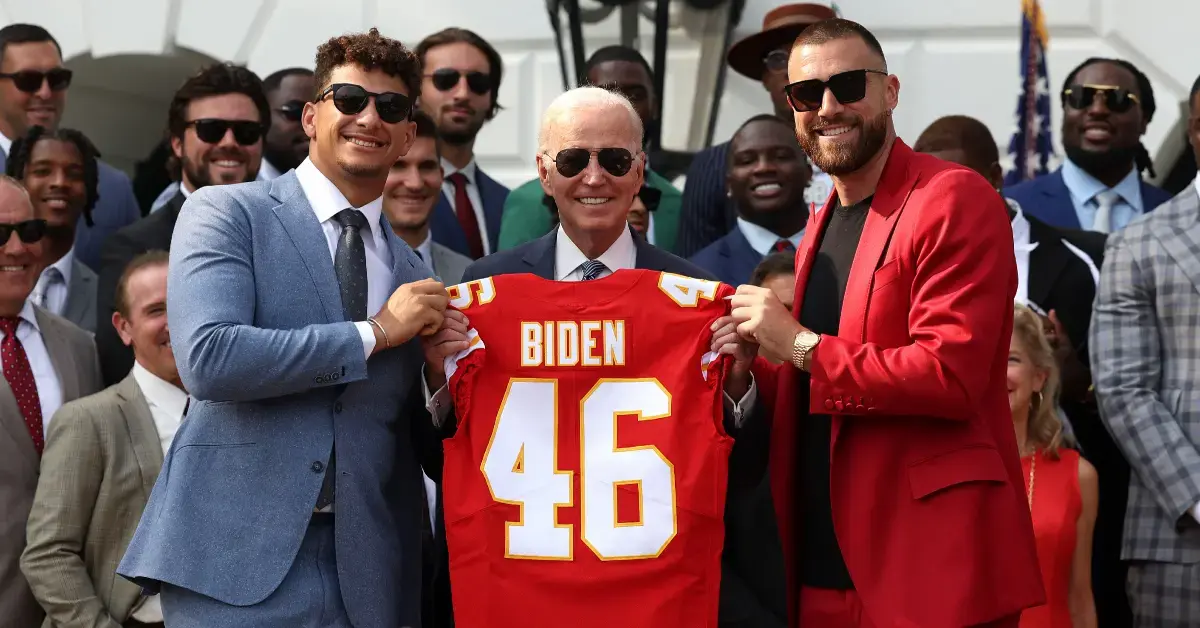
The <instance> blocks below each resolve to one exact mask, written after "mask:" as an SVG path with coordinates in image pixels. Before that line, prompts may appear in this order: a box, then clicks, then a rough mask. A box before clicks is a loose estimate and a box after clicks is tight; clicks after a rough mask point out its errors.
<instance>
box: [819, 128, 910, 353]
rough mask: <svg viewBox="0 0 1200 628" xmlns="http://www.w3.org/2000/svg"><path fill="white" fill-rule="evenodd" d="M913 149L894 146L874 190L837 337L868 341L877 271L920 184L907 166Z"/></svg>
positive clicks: (851, 270)
mask: <svg viewBox="0 0 1200 628" xmlns="http://www.w3.org/2000/svg"><path fill="white" fill-rule="evenodd" d="M911 156H912V149H910V148H909V147H908V146H906V145H905V144H904V142H903V141H901V140H900V139H899V138H897V139H896V141H895V143H894V144H893V145H892V152H891V154H890V155H888V161H887V164H886V165H885V166H884V167H883V174H882V175H881V176H880V178H879V185H878V186H876V188H875V198H873V199H872V200H871V208H870V209H869V210H868V211H867V222H866V224H864V225H863V230H862V237H861V238H859V240H858V248H857V249H856V250H855V253H854V262H853V263H852V264H851V265H850V276H849V278H847V280H846V294H845V296H844V297H843V298H842V316H841V318H840V319H839V321H838V336H840V337H842V338H847V339H851V340H854V341H855V342H864V341H865V340H866V337H865V333H866V322H867V307H868V302H869V300H870V297H871V287H872V284H873V283H874V279H875V271H876V270H877V269H878V268H879V264H880V262H881V261H883V254H884V252H885V251H886V250H887V245H888V242H890V241H891V239H892V231H893V230H894V229H895V228H896V219H897V218H898V217H899V216H900V213H901V210H902V209H903V208H904V204H905V203H906V202H908V195H909V193H911V192H912V189H913V187H915V186H916V184H917V178H916V177H913V178H911V179H910V178H909V174H908V164H909V161H910V158H911Z"/></svg>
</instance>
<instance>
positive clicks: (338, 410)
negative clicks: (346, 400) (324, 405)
mask: <svg viewBox="0 0 1200 628" xmlns="http://www.w3.org/2000/svg"><path fill="white" fill-rule="evenodd" d="M333 411H334V412H336V413H338V414H341V413H342V402H340V401H335V402H333Z"/></svg>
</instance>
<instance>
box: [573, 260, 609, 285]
mask: <svg viewBox="0 0 1200 628" xmlns="http://www.w3.org/2000/svg"><path fill="white" fill-rule="evenodd" d="M579 268H581V269H582V270H583V279H581V280H580V281H591V280H593V279H599V278H600V273H602V272H604V271H606V270H608V267H607V266H605V265H604V262H602V261H600V260H595V259H590V260H588V261H586V262H584V263H583V264H581V265H580V266H579Z"/></svg>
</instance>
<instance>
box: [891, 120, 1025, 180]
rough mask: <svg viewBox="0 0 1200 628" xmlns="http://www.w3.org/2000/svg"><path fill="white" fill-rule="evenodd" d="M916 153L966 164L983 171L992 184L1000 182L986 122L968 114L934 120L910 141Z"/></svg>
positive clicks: (996, 153) (1000, 171)
mask: <svg viewBox="0 0 1200 628" xmlns="http://www.w3.org/2000/svg"><path fill="white" fill-rule="evenodd" d="M913 150H915V151H917V152H918V153H929V154H931V155H933V156H935V157H937V158H939V159H944V160H946V161H949V162H953V163H956V164H958V165H960V166H966V167H967V168H970V169H971V170H974V171H975V172H978V173H979V174H981V175H983V178H985V179H987V180H988V182H989V183H991V184H992V187H995V188H996V189H1000V188H1001V187H1002V186H1003V185H1004V170H1003V168H1001V166H1000V150H999V149H998V148H997V147H996V140H995V139H993V138H992V132H991V131H990V130H988V128H987V125H985V124H984V123H982V122H980V121H979V120H976V119H975V118H972V117H969V116H945V117H943V118H938V119H937V120H934V122H933V124H931V125H929V128H927V129H925V131H924V132H923V133H921V136H920V137H918V138H917V141H916V143H915V144H913Z"/></svg>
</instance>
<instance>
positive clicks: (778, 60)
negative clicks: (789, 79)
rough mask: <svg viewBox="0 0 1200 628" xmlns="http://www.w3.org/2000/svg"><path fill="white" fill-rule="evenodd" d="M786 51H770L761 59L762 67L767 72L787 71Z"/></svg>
mask: <svg viewBox="0 0 1200 628" xmlns="http://www.w3.org/2000/svg"><path fill="white" fill-rule="evenodd" d="M787 64H788V51H786V50H772V51H771V52H768V53H767V54H766V56H764V57H763V66H764V67H766V68H767V71H769V72H784V71H786V70H787Z"/></svg>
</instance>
